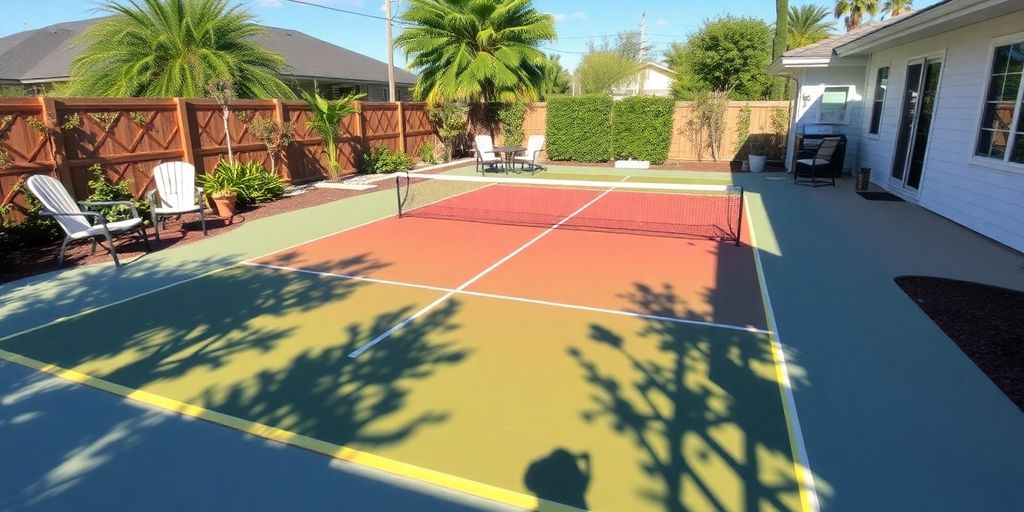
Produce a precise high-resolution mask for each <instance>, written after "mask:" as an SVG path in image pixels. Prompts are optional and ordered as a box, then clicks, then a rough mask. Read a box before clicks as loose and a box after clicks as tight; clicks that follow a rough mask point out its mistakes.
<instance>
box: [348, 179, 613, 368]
mask: <svg viewBox="0 0 1024 512" xmlns="http://www.w3.org/2000/svg"><path fill="white" fill-rule="evenodd" d="M627 179H629V176H626V177H625V178H623V181H625V180H627ZM613 190H615V187H612V188H609V189H608V190H605V191H604V192H601V193H600V194H598V196H597V197H595V198H593V199H591V200H590V201H587V203H586V204H584V205H583V206H580V207H579V208H578V209H577V210H576V211H574V212H572V213H570V214H569V215H568V216H566V217H565V218H564V219H562V220H560V221H558V222H557V223H555V224H554V225H552V226H551V227H549V228H547V229H545V230H544V231H543V232H542V233H540V234H539V235H537V236H535V237H533V238H532V239H530V241H528V242H526V243H525V244H523V245H520V246H519V248H518V249H516V250H514V251H512V252H510V253H508V254H506V255H505V257H504V258H501V259H500V260H498V261H496V262H494V264H492V265H491V266H489V267H487V268H485V269H484V270H483V271H481V272H480V273H479V274H477V275H475V276H473V277H471V278H469V280H468V281H466V282H465V283H462V284H461V285H459V287H458V288H455V289H454V290H452V291H450V292H448V293H446V294H444V295H442V296H441V297H440V298H438V299H437V300H435V301H434V302H431V303H430V304H427V305H426V306H423V308H421V309H420V310H419V311H417V312H415V313H413V314H412V315H409V317H408V318H406V319H405V320H402V321H401V322H399V323H397V324H395V325H394V326H392V327H391V328H390V329H388V330H386V331H384V332H383V333H381V334H380V335H378V336H377V337H376V338H374V339H372V340H370V341H368V342H366V343H365V344H364V345H363V346H361V347H359V348H357V349H355V350H353V351H352V352H351V353H350V354H349V355H348V357H350V358H352V359H355V358H357V357H359V356H360V355H361V354H362V353H363V352H366V351H367V350H370V349H371V348H373V346H374V345H376V344H378V343H380V342H381V341H383V340H385V339H387V338H388V337H389V336H391V335H392V334H394V333H396V332H398V331H400V330H402V329H403V328H405V326H407V325H409V324H411V323H412V322H413V321H414V320H416V319H417V318H419V317H421V316H423V315H424V314H426V313H427V312H429V311H430V310H432V309H434V308H436V307H437V306H438V305H440V304H441V303H442V302H444V301H446V300H448V299H450V298H451V296H452V295H455V294H456V293H458V292H461V291H462V290H465V289H466V288H467V287H468V286H469V285H471V284H473V283H475V282H477V281H478V280H479V279H480V278H482V277H484V276H485V275H487V274H489V273H490V272H491V271H492V270H494V269H496V268H498V267H499V266H501V265H502V264H503V263H505V262H506V261H508V260H510V259H512V258H513V257H515V255H517V254H519V253H521V252H523V251H525V250H526V249H527V248H528V247H530V246H531V245H533V244H535V243H537V241H539V240H540V239H541V238H544V237H545V236H547V235H548V234H549V233H551V232H552V231H554V230H555V229H557V228H558V227H559V226H561V225H562V224H565V223H566V222H568V221H569V220H570V219H572V218H573V217H575V216H577V215H579V214H580V213H581V212H582V211H583V210H586V209H587V208H588V207H590V205H592V204H594V203H596V202H597V201H598V200H599V199H601V198H602V197H604V196H606V195H608V193H609V192H611V191H613Z"/></svg>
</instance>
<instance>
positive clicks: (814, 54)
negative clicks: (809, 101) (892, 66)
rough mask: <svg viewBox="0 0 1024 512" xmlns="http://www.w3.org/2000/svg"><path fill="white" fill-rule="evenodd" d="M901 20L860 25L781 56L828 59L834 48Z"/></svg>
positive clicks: (894, 19)
mask: <svg viewBox="0 0 1024 512" xmlns="http://www.w3.org/2000/svg"><path fill="white" fill-rule="evenodd" d="M903 18H904V17H903V16H893V17H891V18H886V19H884V20H882V21H879V22H876V23H872V24H870V25H862V26H861V27H860V28H859V29H857V30H854V31H852V32H845V33H842V34H837V35H834V36H832V37H830V38H828V39H823V40H821V41H818V42H817V43H812V44H809V45H807V46H801V47H800V48H793V49H792V50H789V51H787V52H786V53H783V54H782V56H783V57H795V58H799V57H807V58H828V57H831V56H832V51H833V50H835V49H836V48H838V47H840V46H842V45H844V44H846V43H849V42H851V41H856V40H857V39H860V38H861V37H864V36H866V35H868V34H870V33H872V32H875V31H876V30H880V29H883V28H885V27H888V26H889V25H892V24H893V23H895V22H897V21H899V20H901V19H903Z"/></svg>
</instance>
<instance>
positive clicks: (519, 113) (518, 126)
mask: <svg viewBox="0 0 1024 512" xmlns="http://www.w3.org/2000/svg"><path fill="white" fill-rule="evenodd" d="M497 116H498V122H499V123H501V133H502V135H503V136H504V140H505V145H506V146H518V145H520V144H522V143H523V139H524V138H525V134H524V133H523V120H524V119H526V103H523V102H521V101H516V102H512V103H502V104H501V105H500V106H499V107H498V112H497Z"/></svg>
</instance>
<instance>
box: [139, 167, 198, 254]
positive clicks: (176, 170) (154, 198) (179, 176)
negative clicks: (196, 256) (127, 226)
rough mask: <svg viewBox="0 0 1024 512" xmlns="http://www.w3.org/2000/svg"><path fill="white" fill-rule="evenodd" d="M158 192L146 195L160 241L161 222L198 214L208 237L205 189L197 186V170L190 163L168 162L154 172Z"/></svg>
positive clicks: (151, 191)
mask: <svg viewBox="0 0 1024 512" xmlns="http://www.w3.org/2000/svg"><path fill="white" fill-rule="evenodd" d="M153 184H154V185H155V188H153V190H150V191H149V193H148V194H146V199H147V200H148V201H149V211H150V212H151V215H152V217H153V231H155V232H156V239H157V240H160V228H159V220H160V219H164V229H165V230H166V229H167V217H181V216H182V215H183V214H186V213H198V214H199V222H201V223H202V225H203V236H206V214H205V213H203V199H202V198H203V188H202V187H197V186H196V168H195V167H193V166H192V164H190V163H188V162H165V163H162V164H160V165H158V166H156V168H155V169H153Z"/></svg>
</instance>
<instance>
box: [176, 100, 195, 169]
mask: <svg viewBox="0 0 1024 512" xmlns="http://www.w3.org/2000/svg"><path fill="white" fill-rule="evenodd" d="M174 105H175V107H177V119H178V137H179V140H180V143H181V159H182V160H184V161H186V162H188V163H190V164H192V165H196V151H195V148H193V147H192V125H191V124H189V122H188V101H187V100H185V99H184V98H174Z"/></svg>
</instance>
